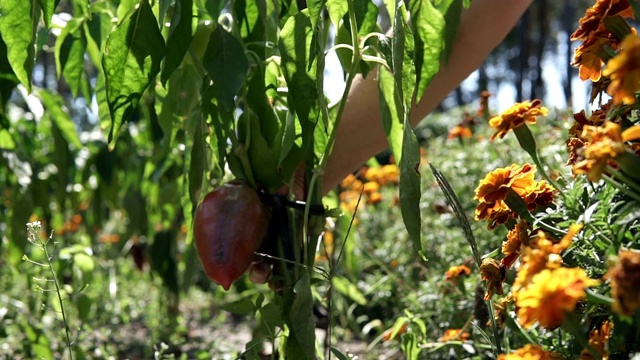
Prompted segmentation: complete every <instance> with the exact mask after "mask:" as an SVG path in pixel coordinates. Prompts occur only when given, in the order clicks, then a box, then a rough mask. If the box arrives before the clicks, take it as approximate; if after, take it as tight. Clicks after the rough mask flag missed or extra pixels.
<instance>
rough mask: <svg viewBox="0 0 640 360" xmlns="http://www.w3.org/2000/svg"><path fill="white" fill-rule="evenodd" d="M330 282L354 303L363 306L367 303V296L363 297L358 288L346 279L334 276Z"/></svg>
mask: <svg viewBox="0 0 640 360" xmlns="http://www.w3.org/2000/svg"><path fill="white" fill-rule="evenodd" d="M332 283H333V287H334V288H335V289H336V291H338V292H339V293H341V294H342V295H344V296H346V297H348V298H349V299H351V300H353V301H354V302H355V303H356V304H358V305H363V306H364V305H366V304H367V298H365V297H364V295H363V294H362V292H361V291H360V289H358V287H357V286H356V285H355V284H354V283H352V282H351V281H349V280H348V279H346V278H344V277H340V276H335V277H334V278H333V280H332Z"/></svg>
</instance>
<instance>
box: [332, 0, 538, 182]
mask: <svg viewBox="0 0 640 360" xmlns="http://www.w3.org/2000/svg"><path fill="white" fill-rule="evenodd" d="M532 2H533V0H473V1H472V2H471V6H470V7H469V8H468V9H465V10H464V11H463V13H462V19H461V21H460V26H459V28H458V34H457V36H456V40H455V41H454V44H453V47H452V49H451V55H450V57H449V62H448V64H447V66H446V67H445V66H441V68H440V71H439V72H438V74H437V75H436V76H435V77H434V78H433V81H432V82H431V83H430V84H429V86H428V87H427V89H426V91H425V94H424V96H423V98H422V99H421V101H419V102H418V103H417V104H414V106H413V108H412V109H411V125H412V126H416V125H417V124H418V122H420V120H422V119H423V118H424V117H425V116H426V115H427V114H429V113H430V112H431V111H433V109H434V108H435V107H436V106H437V105H438V104H439V103H440V102H441V101H442V100H443V99H444V98H445V96H447V94H449V93H450V92H451V91H452V90H454V89H455V88H456V87H457V86H458V85H459V84H460V82H462V80H464V79H465V78H466V77H467V76H468V75H469V74H470V73H471V72H473V71H474V70H475V69H477V68H478V66H480V64H481V63H482V61H483V60H484V59H485V58H486V57H487V55H489V53H490V52H491V50H493V49H494V48H495V47H496V46H497V45H498V44H499V43H500V42H502V40H503V39H504V37H505V36H506V35H507V34H508V33H509V31H510V30H511V28H513V26H514V25H515V23H516V22H517V21H518V19H519V18H520V17H521V16H522V14H523V13H524V11H525V10H526V9H527V7H528V6H529V5H530V4H531V3H532ZM376 75H377V73H374V72H372V73H371V74H369V76H368V77H367V78H364V79H363V78H362V77H361V76H358V77H356V79H355V80H354V83H353V85H352V87H351V90H350V92H349V97H348V99H347V105H346V108H345V111H344V114H343V117H342V121H341V123H340V126H339V128H338V130H337V131H338V132H337V134H336V143H335V145H334V148H333V151H332V154H331V157H330V158H329V162H328V163H327V167H326V169H325V173H324V178H323V179H324V180H323V181H324V183H323V187H324V193H327V192H328V191H329V190H331V189H332V188H333V187H335V186H336V185H337V184H338V183H339V182H340V180H342V179H343V178H344V177H345V176H346V175H347V174H349V173H350V172H351V171H353V170H354V169H356V168H357V167H358V166H360V165H362V164H363V163H364V162H366V161H367V160H368V159H369V158H371V157H372V156H373V155H375V154H377V153H378V152H380V151H382V150H384V149H385V148H387V147H388V144H387V140H386V136H385V133H384V130H383V128H382V119H381V117H380V103H379V94H378V86H377V79H376V77H377V76H376Z"/></svg>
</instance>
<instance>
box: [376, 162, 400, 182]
mask: <svg viewBox="0 0 640 360" xmlns="http://www.w3.org/2000/svg"><path fill="white" fill-rule="evenodd" d="M399 179H400V169H398V165H396V164H388V165H384V166H383V167H381V168H380V179H379V180H378V182H379V183H380V185H386V184H397V183H398V180H399Z"/></svg>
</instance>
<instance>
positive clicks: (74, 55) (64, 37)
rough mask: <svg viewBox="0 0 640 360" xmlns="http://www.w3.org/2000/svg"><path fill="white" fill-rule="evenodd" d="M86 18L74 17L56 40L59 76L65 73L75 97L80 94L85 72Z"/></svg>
mask: <svg viewBox="0 0 640 360" xmlns="http://www.w3.org/2000/svg"><path fill="white" fill-rule="evenodd" d="M83 22H84V20H83V19H79V18H73V19H71V20H69V22H67V25H66V26H65V27H64V29H62V31H61V32H60V35H59V36H58V39H57V40H56V47H55V55H56V56H55V58H56V72H57V74H58V77H60V76H61V75H64V78H65V80H66V81H67V84H69V88H70V89H71V94H73V97H77V96H78V89H79V88H80V84H81V80H82V74H83V73H84V52H85V49H86V47H87V41H86V39H85V37H84V33H83V28H82V25H83Z"/></svg>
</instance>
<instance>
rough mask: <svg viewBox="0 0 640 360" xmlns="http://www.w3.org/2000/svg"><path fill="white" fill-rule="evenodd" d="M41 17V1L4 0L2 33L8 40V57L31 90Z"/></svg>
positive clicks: (14, 70)
mask: <svg viewBox="0 0 640 360" xmlns="http://www.w3.org/2000/svg"><path fill="white" fill-rule="evenodd" d="M39 18H40V5H38V4H37V3H36V2H34V1H26V0H2V3H0V19H2V21H0V35H2V39H3V40H4V42H5V44H7V59H9V63H10V64H11V67H12V68H13V72H14V73H15V74H16V77H17V78H18V80H20V83H21V84H22V85H24V87H26V88H27V90H28V91H29V92H31V74H32V73H33V66H34V64H35V42H36V27H37V24H38V19H39Z"/></svg>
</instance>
